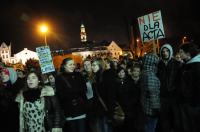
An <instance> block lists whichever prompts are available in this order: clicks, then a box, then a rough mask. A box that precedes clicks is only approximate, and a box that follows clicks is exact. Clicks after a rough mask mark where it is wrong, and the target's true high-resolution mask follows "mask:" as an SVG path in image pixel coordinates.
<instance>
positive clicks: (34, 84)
mask: <svg viewBox="0 0 200 132" xmlns="http://www.w3.org/2000/svg"><path fill="white" fill-rule="evenodd" d="M27 85H28V87H29V88H31V89H35V88H38V85H39V79H38V77H37V75H36V74H35V73H30V74H29V75H28V77H27Z"/></svg>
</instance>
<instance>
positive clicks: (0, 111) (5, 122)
mask: <svg viewBox="0 0 200 132" xmlns="http://www.w3.org/2000/svg"><path fill="white" fill-rule="evenodd" d="M0 80H1V85H0V117H1V118H0V124H1V125H0V130H1V131H2V132H18V130H19V129H18V127H19V125H18V124H19V123H18V122H19V121H18V120H19V119H18V117H19V115H18V113H19V112H18V106H17V103H16V102H15V97H16V96H17V94H18V92H19V89H18V88H17V87H15V86H14V84H15V83H16V80H17V73H16V72H15V70H14V69H13V68H6V67H2V69H1V71H0Z"/></svg>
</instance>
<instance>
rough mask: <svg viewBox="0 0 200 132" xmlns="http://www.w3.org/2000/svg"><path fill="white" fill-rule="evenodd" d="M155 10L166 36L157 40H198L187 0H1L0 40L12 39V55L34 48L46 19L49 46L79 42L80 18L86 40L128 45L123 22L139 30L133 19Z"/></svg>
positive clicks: (198, 24) (198, 23) (198, 20)
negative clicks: (24, 49)
mask: <svg viewBox="0 0 200 132" xmlns="http://www.w3.org/2000/svg"><path fill="white" fill-rule="evenodd" d="M157 10H161V13H162V18H163V24H164V29H165V35H166V38H165V39H162V41H168V42H172V43H179V42H180V41H181V38H182V37H183V36H187V37H188V38H189V39H193V40H199V34H200V31H199V30H200V15H199V14H198V12H199V7H198V4H197V2H196V3H195V2H194V1H192V0H121V1H120V0H118V1H117V0H101V1H97V2H96V1H95V0H91V1H89V0H82V1H78V0H72V1H68V0H34V1H30V0H18V1H17V2H12V1H11V0H4V2H3V0H1V3H0V16H1V19H0V43H2V42H6V43H10V42H12V51H13V53H16V52H19V51H21V50H22V49H23V48H25V47H27V48H29V49H31V50H35V47H37V46H41V45H42V43H43V41H44V37H43V36H42V35H41V34H39V33H38V32H37V24H38V22H41V21H46V22H48V24H49V25H50V28H51V29H50V31H51V32H50V33H49V34H48V35H47V41H48V44H49V45H50V47H51V48H52V49H61V48H62V49H67V48H69V47H77V46H79V45H80V35H79V34H80V24H81V22H83V23H84V25H85V26H86V32H87V36H88V40H91V41H96V42H99V41H102V40H108V41H111V40H114V41H116V42H117V43H119V44H120V45H121V44H126V45H128V43H129V32H128V31H129V29H128V25H130V24H133V26H134V30H135V32H138V25H137V18H138V17H140V16H143V15H146V14H148V13H151V12H154V11H157Z"/></svg>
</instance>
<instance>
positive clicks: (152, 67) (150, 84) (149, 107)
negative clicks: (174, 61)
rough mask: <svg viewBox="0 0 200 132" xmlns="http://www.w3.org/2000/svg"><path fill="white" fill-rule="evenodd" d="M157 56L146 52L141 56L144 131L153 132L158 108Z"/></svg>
mask: <svg viewBox="0 0 200 132" xmlns="http://www.w3.org/2000/svg"><path fill="white" fill-rule="evenodd" d="M157 64H158V57H157V56H156V55H155V54H152V53H148V54H146V55H145V56H144V57H143V71H142V74H141V90H142V91H141V102H142V106H143V111H144V113H145V115H146V123H145V132H155V129H156V126H157V121H158V113H159V109H160V81H159V79H158V77H157V76H156V73H157Z"/></svg>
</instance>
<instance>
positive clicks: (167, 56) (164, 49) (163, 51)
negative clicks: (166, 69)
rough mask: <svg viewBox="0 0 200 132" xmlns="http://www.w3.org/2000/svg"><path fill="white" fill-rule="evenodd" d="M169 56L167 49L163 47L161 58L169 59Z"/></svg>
mask: <svg viewBox="0 0 200 132" xmlns="http://www.w3.org/2000/svg"><path fill="white" fill-rule="evenodd" d="M169 56H170V53H169V49H167V48H163V49H162V58H163V59H169Z"/></svg>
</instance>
